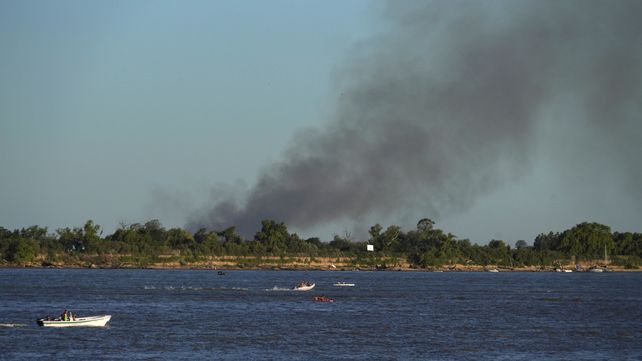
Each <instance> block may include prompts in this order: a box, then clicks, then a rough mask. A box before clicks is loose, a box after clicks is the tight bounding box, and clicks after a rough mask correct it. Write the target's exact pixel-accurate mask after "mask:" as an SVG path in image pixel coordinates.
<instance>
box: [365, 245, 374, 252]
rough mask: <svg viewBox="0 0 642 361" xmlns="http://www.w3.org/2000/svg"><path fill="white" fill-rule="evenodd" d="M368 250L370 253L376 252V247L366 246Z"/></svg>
mask: <svg viewBox="0 0 642 361" xmlns="http://www.w3.org/2000/svg"><path fill="white" fill-rule="evenodd" d="M366 250H367V251H368V252H374V245H372V244H369V245H367V246H366Z"/></svg>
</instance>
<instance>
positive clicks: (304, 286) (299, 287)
mask: <svg viewBox="0 0 642 361" xmlns="http://www.w3.org/2000/svg"><path fill="white" fill-rule="evenodd" d="M315 285H316V284H314V283H305V282H301V283H299V284H298V285H296V286H294V287H292V290H294V291H309V290H311V289H313V288H314V286H315Z"/></svg>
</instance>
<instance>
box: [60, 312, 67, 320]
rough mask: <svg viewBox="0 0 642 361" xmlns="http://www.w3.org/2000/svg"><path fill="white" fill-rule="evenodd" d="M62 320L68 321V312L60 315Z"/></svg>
mask: <svg viewBox="0 0 642 361" xmlns="http://www.w3.org/2000/svg"><path fill="white" fill-rule="evenodd" d="M60 320H61V321H67V310H64V311H62V314H61V315H60Z"/></svg>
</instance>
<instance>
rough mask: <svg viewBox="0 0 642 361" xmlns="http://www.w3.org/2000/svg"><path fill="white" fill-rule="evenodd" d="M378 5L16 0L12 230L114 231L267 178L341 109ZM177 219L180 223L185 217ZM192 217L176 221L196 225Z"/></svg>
mask: <svg viewBox="0 0 642 361" xmlns="http://www.w3.org/2000/svg"><path fill="white" fill-rule="evenodd" d="M369 11H371V10H370V9H369V8H367V7H366V6H365V5H364V2H363V1H354V0H352V1H341V2H336V3H334V4H331V6H328V5H327V4H325V5H324V4H323V3H322V2H300V1H271V2H263V1H242V2H232V1H230V2H212V1H200V2H199V1H189V2H182V1H133V2H132V1H120V2H119V1H116V2H109V3H106V2H95V1H90V2H87V1H58V2H43V1H4V2H2V3H1V4H0V44H2V48H3V49H4V50H3V54H4V55H3V56H2V57H0V75H1V78H2V79H3V81H2V83H1V84H0V94H2V96H1V97H0V102H1V103H0V109H1V110H0V116H1V117H2V120H1V123H0V130H1V131H0V154H1V155H0V164H1V165H2V168H3V171H2V175H1V176H0V182H1V183H0V185H1V187H0V188H1V189H0V203H2V204H3V206H2V207H1V208H2V211H1V212H2V213H1V215H0V219H1V220H2V223H3V225H4V226H5V227H21V226H26V225H29V224H33V223H36V224H41V225H50V226H51V227H59V226H63V225H78V224H81V223H83V222H84V220H85V219H88V218H93V219H94V220H95V221H96V222H97V223H99V224H102V225H103V226H105V227H106V228H113V227H114V226H116V225H117V223H118V222H119V221H120V220H122V221H125V222H136V221H144V220H145V219H147V218H148V217H155V216H157V217H159V218H162V216H163V214H160V215H157V214H154V210H153V209H149V208H150V207H152V208H153V205H151V206H150V205H149V203H150V202H151V201H150V197H152V196H151V195H150V192H151V191H152V190H153V189H159V188H160V189H167V192H176V193H178V194H183V195H186V196H188V198H189V200H187V201H196V200H198V199H197V198H199V195H198V194H199V193H200V194H201V195H202V194H204V193H205V194H207V189H208V187H209V186H210V185H212V184H217V183H234V182H237V181H239V180H243V181H245V182H251V181H252V178H253V177H254V176H255V175H256V172H257V169H258V168H260V167H261V166H263V165H264V164H266V163H267V162H268V161H270V160H273V159H276V158H277V157H278V155H279V154H280V153H281V152H282V151H283V149H284V148H285V147H286V145H287V142H288V140H289V139H290V138H291V136H292V133H293V132H295V131H297V130H299V129H301V128H304V127H309V126H314V125H317V124H319V123H321V122H323V121H324V118H325V117H327V116H329V114H331V113H332V103H333V102H334V101H335V100H334V98H333V97H334V94H333V93H332V91H333V90H332V81H333V69H334V67H335V65H336V64H338V63H339V62H340V61H341V59H342V57H344V56H345V53H346V52H347V51H349V49H350V47H351V46H352V45H353V44H354V43H355V42H357V41H358V40H360V39H362V38H363V37H365V36H366V35H367V34H368V32H369V31H371V29H370V28H369V26H370V25H369V23H368V22H369V21H370V20H369V19H368V18H367V16H366V15H367V13H368V12H369ZM172 216H174V215H172ZM180 222H182V221H181V220H179V219H174V220H170V221H169V223H173V224H175V225H182V224H180Z"/></svg>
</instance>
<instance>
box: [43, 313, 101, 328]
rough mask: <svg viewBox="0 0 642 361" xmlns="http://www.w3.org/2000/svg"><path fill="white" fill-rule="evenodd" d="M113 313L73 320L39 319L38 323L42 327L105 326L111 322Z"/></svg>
mask: <svg viewBox="0 0 642 361" xmlns="http://www.w3.org/2000/svg"><path fill="white" fill-rule="evenodd" d="M110 319H111V315H103V316H89V317H78V318H76V319H75V320H73V321H61V320H45V319H43V318H41V319H39V320H38V325H39V326H42V327H103V326H105V325H106V324H107V322H109V320H110Z"/></svg>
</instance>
